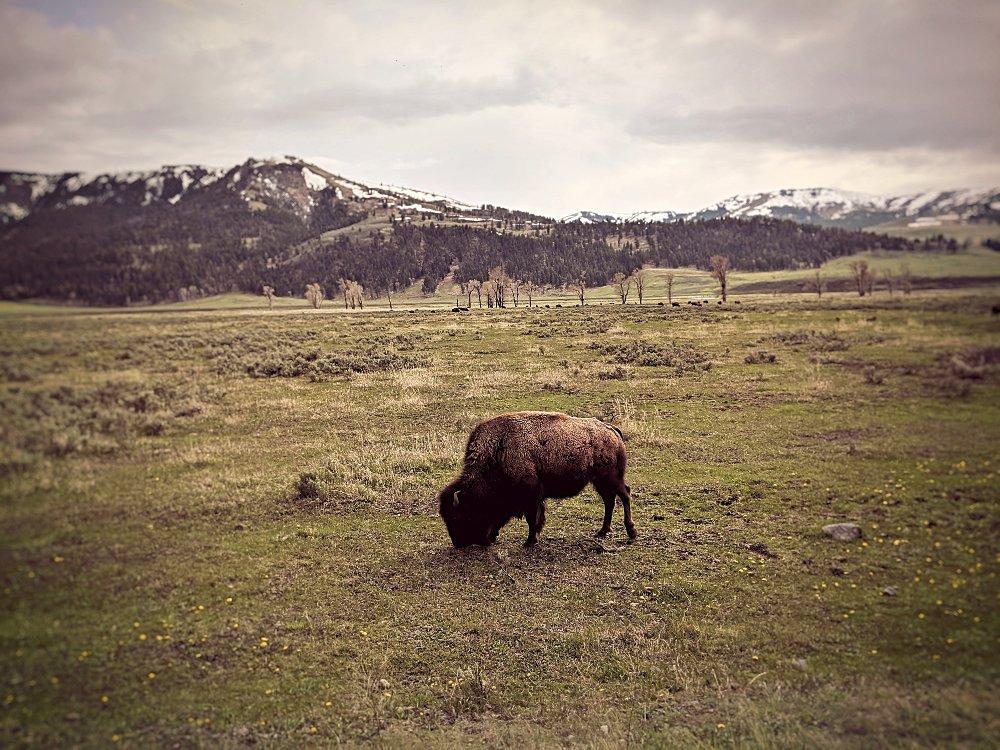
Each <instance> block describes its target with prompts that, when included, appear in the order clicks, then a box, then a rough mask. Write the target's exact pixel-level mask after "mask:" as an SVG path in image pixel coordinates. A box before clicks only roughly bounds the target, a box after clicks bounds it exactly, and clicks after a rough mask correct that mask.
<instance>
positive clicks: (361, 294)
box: [347, 281, 365, 310]
mask: <svg viewBox="0 0 1000 750" xmlns="http://www.w3.org/2000/svg"><path fill="white" fill-rule="evenodd" d="M347 297H348V298H349V299H350V301H351V309H352V310H354V309H355V307H360V308H361V309H362V310H364V309H365V288H364V287H363V286H361V284H359V283H358V282H356V281H348V282H347Z"/></svg>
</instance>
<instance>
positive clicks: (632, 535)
mask: <svg viewBox="0 0 1000 750" xmlns="http://www.w3.org/2000/svg"><path fill="white" fill-rule="evenodd" d="M625 531H626V532H628V538H629V539H630V540H632V541H633V542H634V541H635V538H636V536H638V534H636V533H635V526H630V527H628V528H627V529H625Z"/></svg>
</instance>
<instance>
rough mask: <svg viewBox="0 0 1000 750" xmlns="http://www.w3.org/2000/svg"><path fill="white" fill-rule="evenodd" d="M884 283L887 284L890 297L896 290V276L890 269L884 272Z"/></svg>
mask: <svg viewBox="0 0 1000 750" xmlns="http://www.w3.org/2000/svg"><path fill="white" fill-rule="evenodd" d="M882 281H884V282H885V288H886V289H888V290H889V296H890V297H891V296H892V293H893V292H894V291H895V290H896V274H894V273H893V272H892V271H890V270H889V269H888V268H887V269H885V270H884V271H882Z"/></svg>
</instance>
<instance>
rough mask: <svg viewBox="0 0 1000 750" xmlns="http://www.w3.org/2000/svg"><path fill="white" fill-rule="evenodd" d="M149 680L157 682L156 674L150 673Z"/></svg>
mask: <svg viewBox="0 0 1000 750" xmlns="http://www.w3.org/2000/svg"><path fill="white" fill-rule="evenodd" d="M149 679H151V680H155V679H156V672H150V673H149Z"/></svg>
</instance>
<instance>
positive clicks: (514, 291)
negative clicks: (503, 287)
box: [507, 279, 524, 307]
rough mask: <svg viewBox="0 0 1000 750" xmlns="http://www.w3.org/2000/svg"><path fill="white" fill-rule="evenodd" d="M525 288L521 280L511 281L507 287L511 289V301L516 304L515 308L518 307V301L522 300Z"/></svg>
mask: <svg viewBox="0 0 1000 750" xmlns="http://www.w3.org/2000/svg"><path fill="white" fill-rule="evenodd" d="M523 286H524V282H523V281H521V280H520V279H510V280H509V282H508V284H507V287H508V289H510V299H511V301H512V302H513V303H514V307H517V301H518V300H519V299H520V298H521V288H522V287H523Z"/></svg>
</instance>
